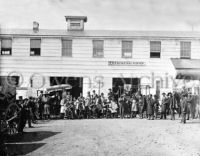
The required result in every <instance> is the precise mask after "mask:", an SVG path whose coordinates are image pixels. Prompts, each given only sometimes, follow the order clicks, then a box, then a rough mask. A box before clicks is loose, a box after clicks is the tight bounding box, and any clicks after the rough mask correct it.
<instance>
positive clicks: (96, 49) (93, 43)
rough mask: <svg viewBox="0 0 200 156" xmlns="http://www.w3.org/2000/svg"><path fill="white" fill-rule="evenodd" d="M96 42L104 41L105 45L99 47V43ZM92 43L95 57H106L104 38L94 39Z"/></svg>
mask: <svg viewBox="0 0 200 156" xmlns="http://www.w3.org/2000/svg"><path fill="white" fill-rule="evenodd" d="M95 42H102V45H103V46H102V47H101V48H97V45H98V44H96V45H95ZM92 45H93V58H103V57H104V40H101V39H94V40H92ZM95 46H96V47H95ZM101 50H102V51H101ZM96 53H102V55H95V54H96Z"/></svg>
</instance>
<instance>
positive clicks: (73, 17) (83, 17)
mask: <svg viewBox="0 0 200 156" xmlns="http://www.w3.org/2000/svg"><path fill="white" fill-rule="evenodd" d="M65 19H66V20H68V19H70V20H71V19H72V20H83V21H84V22H87V16H65Z"/></svg>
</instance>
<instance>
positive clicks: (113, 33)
mask: <svg viewBox="0 0 200 156" xmlns="http://www.w3.org/2000/svg"><path fill="white" fill-rule="evenodd" d="M0 34H1V35H22V36H71V37H114V38H115V37H118V38H120V37H121V38H123V37H130V38H131V37H161V38H200V32H196V31H123V30H83V31H68V30H67V28H66V30H55V29H39V31H38V32H37V33H34V32H33V30H32V29H1V30H0Z"/></svg>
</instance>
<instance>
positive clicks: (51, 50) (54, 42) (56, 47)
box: [41, 38, 62, 56]
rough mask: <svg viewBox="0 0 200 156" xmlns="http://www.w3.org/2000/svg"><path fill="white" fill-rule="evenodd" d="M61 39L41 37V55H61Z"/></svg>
mask: <svg viewBox="0 0 200 156" xmlns="http://www.w3.org/2000/svg"><path fill="white" fill-rule="evenodd" d="M61 49H62V46H61V39H53V38H52V39H49V38H43V39H42V41H41V56H61Z"/></svg>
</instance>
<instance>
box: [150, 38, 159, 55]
mask: <svg viewBox="0 0 200 156" xmlns="http://www.w3.org/2000/svg"><path fill="white" fill-rule="evenodd" d="M153 43H160V47H156V46H157V45H156V46H155V45H154V47H152V46H153V45H152V44H153ZM161 46H162V43H161V41H150V58H161ZM153 48H155V49H156V48H158V50H157V49H156V50H155V49H154V50H152V49H153ZM156 54H159V56H155V55H156Z"/></svg>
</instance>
